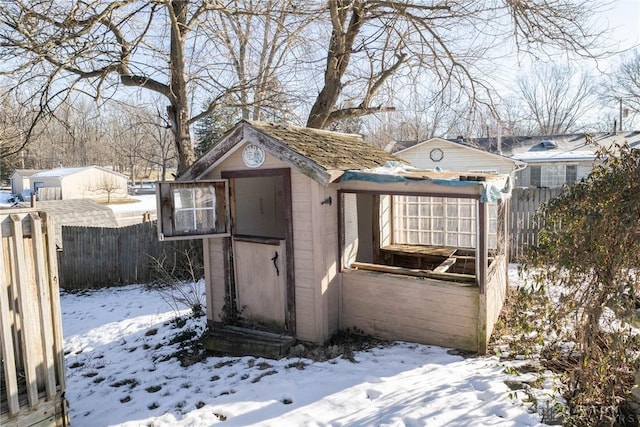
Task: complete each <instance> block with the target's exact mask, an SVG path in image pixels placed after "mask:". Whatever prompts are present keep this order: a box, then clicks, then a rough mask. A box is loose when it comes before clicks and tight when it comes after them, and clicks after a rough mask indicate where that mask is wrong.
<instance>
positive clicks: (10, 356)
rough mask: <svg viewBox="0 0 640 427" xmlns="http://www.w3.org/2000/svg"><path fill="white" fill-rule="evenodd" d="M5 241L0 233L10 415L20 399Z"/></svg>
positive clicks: (0, 346)
mask: <svg viewBox="0 0 640 427" xmlns="http://www.w3.org/2000/svg"><path fill="white" fill-rule="evenodd" d="M5 250H6V249H5V247H4V241H3V239H2V235H1V234H0V254H2V259H0V350H1V353H2V358H3V361H2V367H3V368H4V378H5V386H6V393H7V402H8V406H9V415H12V416H13V415H16V414H17V413H18V412H19V411H20V403H19V399H18V380H17V375H16V360H15V356H14V349H13V336H12V334H11V319H10V317H9V313H10V311H11V310H10V306H9V298H8V296H7V290H8V285H9V284H8V283H7V280H6V278H7V272H6V270H5V264H4V256H5V255H4V253H5Z"/></svg>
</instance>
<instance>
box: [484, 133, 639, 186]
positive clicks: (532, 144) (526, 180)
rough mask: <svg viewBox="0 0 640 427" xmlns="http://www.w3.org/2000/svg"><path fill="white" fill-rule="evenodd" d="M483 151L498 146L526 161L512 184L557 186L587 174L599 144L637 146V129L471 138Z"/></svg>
mask: <svg viewBox="0 0 640 427" xmlns="http://www.w3.org/2000/svg"><path fill="white" fill-rule="evenodd" d="M473 142H474V143H476V144H478V145H479V146H481V147H482V148H484V149H487V150H496V149H497V148H498V146H499V147H500V149H501V152H502V153H503V154H504V155H505V156H509V157H511V158H512V159H514V160H517V161H521V162H526V164H527V165H528V166H527V168H526V169H523V170H521V171H519V172H518V173H517V174H516V180H515V186H516V187H525V188H529V187H531V188H558V187H562V186H563V185H565V184H572V183H574V182H576V181H579V180H581V179H582V178H584V177H586V176H587V175H589V173H590V172H591V170H592V169H593V166H594V164H595V162H596V152H597V151H598V149H599V148H600V147H612V146H613V145H614V144H623V143H625V142H626V143H627V144H629V145H630V146H631V147H639V146H640V132H638V131H633V132H617V133H612V132H602V133H592V134H584V133H577V134H568V135H550V136H548V135H547V136H513V137H512V136H510V137H503V138H501V141H500V144H496V142H495V139H494V138H480V139H474V140H473Z"/></svg>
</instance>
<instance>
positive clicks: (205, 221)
mask: <svg viewBox="0 0 640 427" xmlns="http://www.w3.org/2000/svg"><path fill="white" fill-rule="evenodd" d="M195 226H196V229H197V230H199V231H214V230H215V228H216V213H215V211H214V210H211V209H206V210H197V211H195Z"/></svg>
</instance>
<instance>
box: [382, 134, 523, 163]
mask: <svg viewBox="0 0 640 427" xmlns="http://www.w3.org/2000/svg"><path fill="white" fill-rule="evenodd" d="M434 143H440V144H443V143H444V144H449V145H451V146H454V147H461V148H464V149H466V150H470V151H473V152H475V153H477V154H478V155H483V156H489V157H493V158H495V159H499V160H502V161H510V162H513V163H516V164H522V165H523V164H524V162H522V161H520V160H519V159H516V158H511V157H507V156H505V155H502V154H498V153H492V152H491V151H487V150H483V149H482V148H479V147H474V146H472V145H469V144H466V143H463V142H459V141H458V140H450V139H443V138H430V139H428V140H426V141H423V142H419V143H417V144H414V145H412V146H410V147H408V148H404V149H402V150H400V151H396V152H395V153H394V154H396V155H400V154H402V153H406V152H409V151H414V150H419V149H421V148H423V147H425V146H429V145H433V144H434Z"/></svg>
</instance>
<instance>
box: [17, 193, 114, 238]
mask: <svg viewBox="0 0 640 427" xmlns="http://www.w3.org/2000/svg"><path fill="white" fill-rule="evenodd" d="M20 206H21V207H29V206H31V205H30V203H27V202H24V203H20ZM36 207H37V208H38V209H40V210H43V211H45V212H46V213H48V214H49V215H51V217H52V218H53V224H54V226H55V229H56V245H58V247H62V226H63V225H73V226H85V227H107V228H115V227H118V221H117V220H116V216H115V214H114V213H113V211H112V210H111V209H110V208H109V207H107V206H104V205H101V204H100V203H98V202H96V201H94V200H91V199H71V200H44V201H40V202H37V203H36Z"/></svg>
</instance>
